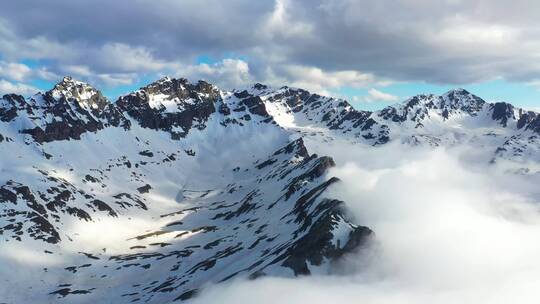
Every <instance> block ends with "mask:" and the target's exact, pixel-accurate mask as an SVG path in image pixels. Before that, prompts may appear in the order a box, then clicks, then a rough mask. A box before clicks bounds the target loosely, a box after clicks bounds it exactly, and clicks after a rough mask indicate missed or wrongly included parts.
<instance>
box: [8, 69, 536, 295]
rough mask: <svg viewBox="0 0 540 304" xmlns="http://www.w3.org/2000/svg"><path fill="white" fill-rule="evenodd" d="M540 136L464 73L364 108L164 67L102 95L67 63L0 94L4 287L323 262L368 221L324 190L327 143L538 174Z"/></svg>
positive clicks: (194, 288) (310, 269) (284, 273)
mask: <svg viewBox="0 0 540 304" xmlns="http://www.w3.org/2000/svg"><path fill="white" fill-rule="evenodd" d="M539 136H540V115H539V114H538V113H536V112H533V111H527V110H525V109H521V108H518V107H514V106H513V105H512V104H509V103H505V102H496V103H490V102H486V101H485V100H483V99H482V98H480V97H478V96H475V95H474V94H471V93H470V92H468V91H466V90H464V89H456V90H451V91H449V92H447V93H445V94H443V95H441V96H438V95H417V96H414V97H412V98H409V99H407V100H406V101H404V102H402V103H399V104H397V105H394V106H389V107H386V108H384V109H382V110H380V111H375V112H371V111H361V110H357V109H355V108H354V107H353V106H352V105H351V104H349V103H348V102H347V101H345V100H343V99H337V98H331V97H325V96H321V95H318V94H313V93H310V92H308V91H306V90H303V89H299V88H291V87H286V86H284V87H280V88H274V87H270V86H267V85H263V84H259V83H258V84H255V85H253V86H250V87H248V88H245V89H238V90H232V91H227V90H222V89H220V88H218V87H216V86H215V85H212V84H210V83H207V82H205V81H198V82H196V83H192V82H190V81H188V80H187V79H183V78H180V79H175V78H169V77H165V78H162V79H160V80H158V81H156V82H154V83H151V84H149V85H147V86H145V87H142V88H140V89H139V90H137V91H135V92H132V93H129V94H127V95H124V96H121V97H120V98H118V100H116V101H114V102H111V101H110V100H108V99H107V98H106V97H104V96H103V94H102V93H101V92H100V91H99V90H97V89H95V88H93V87H92V86H90V85H89V84H86V83H84V82H80V81H77V80H74V79H72V78H71V77H65V78H64V79H63V80H62V81H61V82H59V83H58V84H56V85H55V86H54V87H53V88H52V89H51V90H49V91H47V92H45V93H38V94H36V95H34V96H31V97H29V98H25V97H23V96H20V95H15V94H8V95H4V96H3V97H2V98H1V99H0V155H2V157H1V159H0V244H2V245H1V246H2V250H1V251H2V253H1V254H0V265H1V266H0V269H2V271H3V272H5V273H6V274H7V275H4V276H3V277H2V279H1V280H2V284H0V285H2V286H1V287H0V294H2V295H5V297H4V299H2V300H1V301H4V302H6V303H27V302H36V303H42V302H44V301H46V302H56V301H63V302H66V303H89V302H95V301H97V302H99V303H101V302H110V303H130V302H148V303H167V302H171V301H182V300H187V299H190V298H192V297H193V296H196V295H197V293H199V292H204V287H205V286H208V284H219V283H222V282H226V281H229V280H233V279H239V278H240V279H241V278H245V279H256V278H258V277H261V276H280V277H294V276H300V275H309V274H326V273H330V272H332V269H333V268H334V266H335V265H336V264H337V263H339V261H340V259H342V258H343V257H344V256H345V255H347V254H351V253H356V252H359V251H360V252H361V250H362V248H363V247H364V246H366V245H367V244H369V242H371V241H373V240H376V238H377V237H376V235H377V231H373V230H372V229H370V227H367V226H366V225H365V224H364V223H362V222H359V220H358V219H357V218H355V217H354V216H352V215H351V213H350V212H349V211H348V207H347V202H346V201H345V202H344V201H341V200H339V199H337V198H336V197H335V196H334V193H333V190H334V189H335V186H336V185H337V184H339V183H340V180H339V179H338V178H336V177H334V176H332V174H331V173H332V171H331V169H332V168H333V167H335V166H336V160H335V159H334V158H336V157H339V156H338V155H324V152H326V151H328V149H323V147H329V146H332V145H337V144H340V143H342V142H346V143H347V144H350V145H354V146H358V147H362V148H365V149H380V148H381V147H383V146H387V145H392V144H396V145H405V146H408V147H417V146H418V147H427V148H430V149H431V148H433V149H435V148H451V147H455V146H460V145H467V146H468V147H472V148H473V149H478V150H482V151H486V152H485V153H484V154H482V157H481V158H480V160H479V161H480V162H484V163H486V164H494V163H504V164H505V165H507V166H508V170H509V171H511V172H513V173H515V174H537V173H538V171H536V169H535V168H536V166H537V164H538V163H539V162H540V153H538V152H539V149H540V138H539ZM337 161H339V159H338V160H337ZM358 182H359V183H361V182H362V181H358ZM404 233H408V232H405V231H404ZM2 289H4V290H2Z"/></svg>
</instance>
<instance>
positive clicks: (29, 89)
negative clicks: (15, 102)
mask: <svg viewBox="0 0 540 304" xmlns="http://www.w3.org/2000/svg"><path fill="white" fill-rule="evenodd" d="M38 91H39V89H37V88H35V87H33V86H31V85H27V84H24V83H12V82H9V81H7V80H4V79H0V94H11V93H13V94H19V95H25V96H26V95H31V94H34V93H37V92H38Z"/></svg>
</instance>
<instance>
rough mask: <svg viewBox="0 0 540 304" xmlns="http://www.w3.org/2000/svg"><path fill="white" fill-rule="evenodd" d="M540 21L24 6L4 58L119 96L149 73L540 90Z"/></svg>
mask: <svg viewBox="0 0 540 304" xmlns="http://www.w3.org/2000/svg"><path fill="white" fill-rule="evenodd" d="M539 15H540V2H537V1H532V0H530V1H525V0H516V1H512V4H511V5H509V4H508V1H503V0H474V1H464V0H446V1H429V0H398V1H393V0H392V1H391V0H379V1H353V0H333V1H329V0H309V1H308V0H297V1H292V0H275V1H270V0H268V1H251V0H232V1H219V0H185V1H174V0H152V1H149V0H136V1H106V0H93V1H89V0H82V1H70V0H51V1H31V0H18V1H8V2H6V3H3V4H2V10H1V12H0V20H1V22H0V54H2V57H3V58H4V60H6V61H10V62H16V61H18V60H20V59H23V58H41V59H47V60H49V62H50V64H49V65H48V66H47V72H48V74H47V75H49V76H50V75H56V74H58V75H61V74H65V73H72V74H76V75H78V76H80V77H83V78H88V79H94V80H95V81H98V82H104V83H109V84H110V85H117V84H125V83H129V82H132V81H134V80H135V79H137V77H139V76H140V75H141V74H175V75H178V74H180V75H182V74H186V76H193V77H197V76H201V75H202V76H204V77H207V78H210V79H213V80H215V81H217V82H220V81H221V80H220V77H222V78H223V77H229V78H230V77H232V79H233V80H232V81H231V80H223V81H224V83H226V84H227V85H238V84H240V83H242V82H245V81H250V82H251V81H263V82H270V83H278V82H289V83H298V84H303V85H307V86H308V87H312V88H314V89H317V90H324V89H325V86H324V82H325V81H326V80H328V81H329V82H330V83H331V84H332V85H335V84H336V83H337V84H339V83H340V82H341V81H343V82H344V83H345V84H347V85H352V86H370V85H373V84H374V83H380V81H385V80H394V81H426V82H432V83H444V84H466V83H471V82H479V81H485V80H490V79H494V78H504V79H507V80H514V81H522V82H532V81H535V80H538V79H540V62H539V61H538V60H537V59H538V58H537V57H538V55H539V54H538V50H540V21H538V16H539ZM200 55H209V56H212V57H214V58H227V57H231V56H233V57H234V56H244V57H241V58H247V59H243V61H247V64H248V68H247V70H246V66H245V65H244V64H243V63H238V62H237V63H235V64H233V63H232V62H218V63H216V64H214V65H210V66H200V65H199V66H198V65H196V64H195V58H197V56H200ZM241 61H242V60H241ZM235 73H236V74H235ZM231 75H232V76H231Z"/></svg>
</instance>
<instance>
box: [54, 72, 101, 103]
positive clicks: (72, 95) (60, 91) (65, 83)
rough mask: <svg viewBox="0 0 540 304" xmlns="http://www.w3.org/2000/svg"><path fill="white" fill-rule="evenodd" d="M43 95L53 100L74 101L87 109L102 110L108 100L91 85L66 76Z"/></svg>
mask: <svg viewBox="0 0 540 304" xmlns="http://www.w3.org/2000/svg"><path fill="white" fill-rule="evenodd" d="M45 95H49V96H51V97H52V98H53V99H54V100H55V101H62V100H66V101H76V102H77V103H78V104H79V105H80V106H81V107H83V108H85V109H87V110H102V109H104V108H105V106H106V105H107V104H109V101H108V100H107V98H105V97H104V96H103V95H102V94H101V92H100V91H98V90H97V89H95V88H94V87H92V86H91V85H89V84H87V83H85V82H82V81H78V80H75V79H73V78H72V77H70V76H66V77H64V78H63V79H62V81H60V82H59V83H57V84H56V85H55V86H54V88H53V89H52V90H50V91H48V92H47V93H45Z"/></svg>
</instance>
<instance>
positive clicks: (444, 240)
mask: <svg viewBox="0 0 540 304" xmlns="http://www.w3.org/2000/svg"><path fill="white" fill-rule="evenodd" d="M308 148H309V147H308ZM311 149H312V150H313V147H311ZM315 150H318V151H316V152H318V153H319V152H320V154H326V155H334V156H335V159H336V162H337V164H338V167H336V168H335V169H334V170H333V171H332V172H331V173H330V175H334V176H338V177H340V178H341V180H342V183H341V184H340V185H338V187H336V188H334V193H333V195H334V196H337V197H338V198H341V199H344V200H345V201H346V202H347V205H348V206H349V207H350V209H351V210H352V212H353V213H354V215H355V217H356V218H357V221H358V222H360V223H362V224H364V225H367V226H369V227H371V228H372V229H373V230H374V231H375V236H376V241H375V242H374V243H373V244H372V246H371V247H370V248H369V249H366V250H367V251H364V252H362V255H350V256H348V257H347V259H346V261H345V262H344V264H342V265H341V268H340V269H341V270H342V271H345V272H346V274H345V275H332V276H313V277H308V278H305V277H304V278H297V279H281V278H263V279H261V280H255V281H238V282H233V283H232V284H231V283H229V284H225V285H218V286H215V287H213V288H210V289H207V290H205V291H203V293H202V294H201V296H200V297H199V298H196V299H195V300H194V303H197V304H201V303H213V302H215V299H219V300H220V303H224V304H228V303H253V302H257V303H276V302H278V303H284V304H285V303H313V304H318V303H321V304H322V303H376V304H398V303H419V304H423V303H426V304H427V303H443V304H450V303H466V304H469V303H470V304H473V303H481V302H487V303H494V304H505V303H510V302H512V303H514V302H515V303H525V304H528V303H531V304H532V303H536V302H537V299H538V298H539V297H540V290H539V289H538V288H537V286H538V284H540V278H539V277H538V273H540V260H539V259H538V256H539V255H540V244H539V243H538V241H537V240H538V239H539V238H540V213H539V212H538V211H539V209H538V202H540V197H539V196H538V192H537V191H536V187H537V186H536V185H537V183H538V178H539V177H538V176H521V175H515V174H512V173H508V172H505V171H504V168H502V167H497V166H496V165H488V159H489V158H487V157H486V158H485V162H484V163H480V162H478V161H473V162H469V161H466V160H467V159H469V156H470V154H474V155H477V154H476V153H478V152H479V151H477V149H475V150H474V151H472V150H469V149H468V148H467V147H457V148H454V149H451V150H441V149H440V150H434V151H433V150H426V149H423V148H410V147H405V146H401V145H399V144H389V145H387V146H385V147H380V148H376V149H373V148H367V149H366V148H362V147H360V146H351V145H349V144H339V143H336V144H334V145H324V146H321V147H319V148H317V149H315ZM480 152H481V153H484V152H485V153H486V155H488V153H492V151H489V152H488V151H480Z"/></svg>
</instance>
